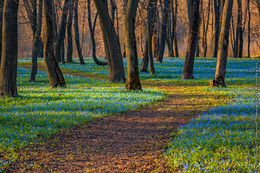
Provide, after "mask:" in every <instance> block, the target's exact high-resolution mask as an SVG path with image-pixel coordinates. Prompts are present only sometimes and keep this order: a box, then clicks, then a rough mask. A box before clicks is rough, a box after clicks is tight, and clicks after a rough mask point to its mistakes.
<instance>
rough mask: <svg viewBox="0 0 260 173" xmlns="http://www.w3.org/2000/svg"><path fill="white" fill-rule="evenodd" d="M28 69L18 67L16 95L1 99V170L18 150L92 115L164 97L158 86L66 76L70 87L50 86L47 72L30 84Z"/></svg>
mask: <svg viewBox="0 0 260 173" xmlns="http://www.w3.org/2000/svg"><path fill="white" fill-rule="evenodd" d="M28 79H29V70H27V69H23V68H18V91H19V96H17V97H15V98H5V99H0V105H1V106H0V154H1V156H0V172H1V170H3V168H5V167H7V166H8V165H9V164H10V163H11V162H14V161H15V159H16V156H17V149H19V148H23V147H25V146H26V145H28V144H32V143H35V142H39V141H42V140H43V139H46V138H48V137H49V136H50V135H51V134H53V133H56V132H58V131H60V130H62V129H66V128H69V127H71V126H74V125H80V124H83V123H87V122H89V121H91V120H92V119H93V118H98V117H102V116H107V115H112V114H115V113H119V112H123V111H127V110H130V109H135V108H137V107H139V106H141V105H145V104H149V103H152V102H155V101H157V100H158V99H162V98H164V97H165V94H163V93H162V92H159V91H157V90H155V89H144V90H143V91H139V92H127V91H126V90H125V88H124V87H123V85H122V84H111V83H109V82H107V81H100V80H93V79H86V78H82V77H75V76H68V75H66V76H65V80H66V82H67V86H68V87H67V88H65V89H64V88H56V89H52V88H50V87H49V82H48V77H47V74H46V73H45V72H38V74H37V83H29V82H28Z"/></svg>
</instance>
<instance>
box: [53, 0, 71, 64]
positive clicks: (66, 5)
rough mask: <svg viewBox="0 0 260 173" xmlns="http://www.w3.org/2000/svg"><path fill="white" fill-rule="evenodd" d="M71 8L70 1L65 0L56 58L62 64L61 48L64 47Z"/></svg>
mask: <svg viewBox="0 0 260 173" xmlns="http://www.w3.org/2000/svg"><path fill="white" fill-rule="evenodd" d="M69 7H70V0H65V2H64V7H63V10H62V17H61V24H60V29H59V36H58V42H57V44H56V58H57V61H58V62H61V47H62V43H63V42H64V38H65V32H66V21H67V16H68V10H69Z"/></svg>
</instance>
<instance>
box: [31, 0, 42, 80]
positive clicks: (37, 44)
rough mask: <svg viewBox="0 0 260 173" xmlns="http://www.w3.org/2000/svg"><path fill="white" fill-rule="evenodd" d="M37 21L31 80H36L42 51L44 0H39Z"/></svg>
mask: <svg viewBox="0 0 260 173" xmlns="http://www.w3.org/2000/svg"><path fill="white" fill-rule="evenodd" d="M34 5H35V6H37V1H36V0H35V4H34ZM36 16H37V22H36V31H35V34H34V35H33V50H32V69H31V75H30V79H29V81H30V82H35V77H36V74H37V57H38V55H39V52H40V51H41V31H42V0H39V5H38V15H36Z"/></svg>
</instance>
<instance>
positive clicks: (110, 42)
mask: <svg viewBox="0 0 260 173" xmlns="http://www.w3.org/2000/svg"><path fill="white" fill-rule="evenodd" d="M94 2H95V5H96V8H97V11H98V13H99V17H100V23H101V28H102V30H103V36H104V38H105V40H104V41H106V42H107V47H105V48H106V55H107V64H108V69H109V75H110V81H111V82H124V81H125V74H124V67H123V58H122V54H121V49H120V44H119V40H118V36H117V34H116V31H115V28H114V27H113V25H112V22H111V19H110V17H109V14H108V9H107V6H106V5H107V4H106V2H105V0H94Z"/></svg>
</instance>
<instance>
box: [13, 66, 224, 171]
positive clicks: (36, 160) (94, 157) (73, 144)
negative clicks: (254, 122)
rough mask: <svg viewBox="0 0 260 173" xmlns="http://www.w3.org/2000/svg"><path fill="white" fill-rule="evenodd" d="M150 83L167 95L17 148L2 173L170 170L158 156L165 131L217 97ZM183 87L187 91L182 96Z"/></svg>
mask: <svg viewBox="0 0 260 173" xmlns="http://www.w3.org/2000/svg"><path fill="white" fill-rule="evenodd" d="M40 68H41V67H40ZM65 73H66V74H68V73H69V71H67V72H65ZM69 74H71V73H69ZM77 75H78V76H85V77H86V74H81V75H80V73H77ZM87 77H89V76H87ZM148 84H149V83H148ZM148 84H147V85H148ZM156 87H157V88H159V89H160V90H163V91H166V92H167V93H168V95H169V97H168V98H167V99H165V100H163V101H159V102H157V103H155V104H153V105H150V106H148V107H147V106H146V107H141V108H139V109H138V110H134V111H129V112H125V113H120V114H117V115H115V116H112V117H104V118H101V119H98V120H94V121H93V122H91V123H89V124H86V125H83V126H77V127H74V128H72V129H69V130H67V131H63V132H61V133H59V134H55V135H53V136H52V137H51V138H50V139H49V140H47V141H46V142H45V143H42V144H37V145H34V146H30V147H28V148H26V149H24V150H23V151H21V152H20V155H19V161H18V162H17V163H15V164H13V165H11V166H10V168H9V170H8V171H9V172H93V173H97V172H102V173H106V172H173V171H171V170H170V169H169V166H168V165H167V162H166V161H165V160H164V158H162V157H161V154H162V153H163V152H164V151H165V149H166V148H167V143H168V142H169V141H170V139H171V137H170V134H171V133H173V132H176V131H177V129H178V128H179V127H180V126H181V125H183V124H185V123H187V122H188V121H190V120H191V119H192V118H193V117H194V116H196V115H198V114H199V113H202V112H203V111H206V110H207V109H209V108H211V107H212V104H215V103H216V102H223V98H218V97H216V96H214V95H212V96H209V97H203V96H202V95H200V94H198V93H197V92H196V91H195V90H194V89H193V87H192V86H185V87H184V86H170V85H169V86H162V85H157V86H156ZM183 90H189V91H190V93H191V94H185V95H183ZM191 98H192V99H191Z"/></svg>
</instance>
